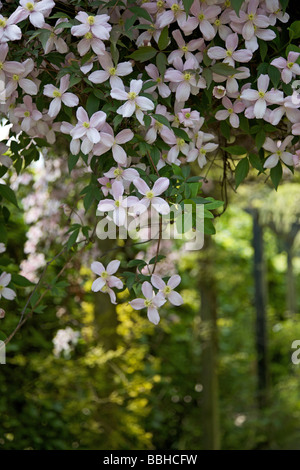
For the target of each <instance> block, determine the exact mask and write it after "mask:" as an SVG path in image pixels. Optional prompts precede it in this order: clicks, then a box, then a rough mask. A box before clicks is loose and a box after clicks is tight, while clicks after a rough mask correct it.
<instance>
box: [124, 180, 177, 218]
mask: <svg viewBox="0 0 300 470" xmlns="http://www.w3.org/2000/svg"><path fill="white" fill-rule="evenodd" d="M133 184H134V186H135V187H136V188H137V190H138V191H139V193H141V194H142V195H143V196H144V197H143V198H142V199H141V200H140V201H139V203H138V207H137V211H136V212H138V213H140V214H142V213H143V212H145V210H146V209H148V207H149V206H150V205H151V206H152V207H153V208H154V209H155V210H156V211H157V212H158V213H159V214H169V212H170V207H169V204H168V203H167V202H166V201H165V200H164V199H162V198H161V197H158V196H160V195H161V194H162V193H164V192H165V191H166V190H167V189H168V187H169V184H170V180H169V179H168V178H158V179H157V180H156V181H155V183H154V185H153V188H152V189H150V188H149V186H148V185H147V183H145V181H144V180H142V179H141V178H137V179H135V180H133Z"/></svg>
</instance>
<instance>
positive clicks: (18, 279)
mask: <svg viewBox="0 0 300 470" xmlns="http://www.w3.org/2000/svg"><path fill="white" fill-rule="evenodd" d="M11 280H12V282H13V283H14V284H15V285H16V286H20V287H30V286H34V283H33V282H31V281H29V280H28V279H27V278H26V277H24V276H21V275H20V274H12V275H11Z"/></svg>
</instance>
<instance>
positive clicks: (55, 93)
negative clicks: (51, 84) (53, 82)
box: [53, 90, 61, 98]
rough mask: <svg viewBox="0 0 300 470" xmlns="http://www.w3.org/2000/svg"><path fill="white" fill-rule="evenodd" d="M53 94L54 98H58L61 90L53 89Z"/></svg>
mask: <svg viewBox="0 0 300 470" xmlns="http://www.w3.org/2000/svg"><path fill="white" fill-rule="evenodd" d="M53 96H54V98H59V97H60V96H61V92H60V91H58V90H54V92H53Z"/></svg>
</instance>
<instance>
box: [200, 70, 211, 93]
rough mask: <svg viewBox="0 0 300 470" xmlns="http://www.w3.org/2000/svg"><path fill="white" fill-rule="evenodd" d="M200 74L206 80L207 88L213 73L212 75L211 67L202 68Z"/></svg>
mask: <svg viewBox="0 0 300 470" xmlns="http://www.w3.org/2000/svg"><path fill="white" fill-rule="evenodd" d="M202 76H203V77H204V78H205V80H206V86H207V88H209V87H210V84H211V82H212V79H213V75H212V71H211V69H208V68H207V69H203V72H202Z"/></svg>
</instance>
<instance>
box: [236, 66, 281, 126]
mask: <svg viewBox="0 0 300 470" xmlns="http://www.w3.org/2000/svg"><path fill="white" fill-rule="evenodd" d="M269 83H270V78H269V76H268V75H260V76H259V77H258V80H257V87H258V91H257V90H252V89H248V90H244V91H243V92H242V94H241V99H242V100H246V101H250V102H255V105H254V109H253V113H254V116H255V117H256V118H257V119H261V118H263V117H264V115H265V113H266V109H267V104H281V103H282V102H283V92H282V91H279V90H274V89H272V90H271V91H267V90H268V86H269Z"/></svg>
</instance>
